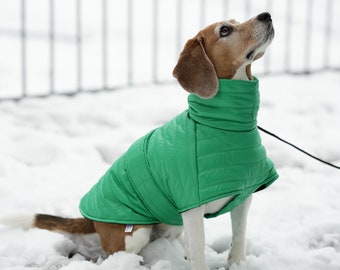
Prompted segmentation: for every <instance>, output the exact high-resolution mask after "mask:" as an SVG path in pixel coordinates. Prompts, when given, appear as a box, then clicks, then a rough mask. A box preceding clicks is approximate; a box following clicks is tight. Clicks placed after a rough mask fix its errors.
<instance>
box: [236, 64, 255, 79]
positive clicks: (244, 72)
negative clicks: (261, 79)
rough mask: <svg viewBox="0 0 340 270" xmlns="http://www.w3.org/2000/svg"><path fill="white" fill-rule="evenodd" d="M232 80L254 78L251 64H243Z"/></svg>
mask: <svg viewBox="0 0 340 270" xmlns="http://www.w3.org/2000/svg"><path fill="white" fill-rule="evenodd" d="M231 79H232V80H241V81H251V80H253V75H252V74H251V64H247V63H246V64H243V65H242V66H240V67H239V68H238V69H237V70H236V73H235V74H234V76H233V77H232V78H231Z"/></svg>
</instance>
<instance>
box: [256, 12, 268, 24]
mask: <svg viewBox="0 0 340 270" xmlns="http://www.w3.org/2000/svg"><path fill="white" fill-rule="evenodd" d="M256 19H258V20H259V21H260V22H271V21H272V16H271V15H270V14H269V13H268V12H263V13H261V14H259V15H257V17H256Z"/></svg>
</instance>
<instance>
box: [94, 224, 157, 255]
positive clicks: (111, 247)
mask: <svg viewBox="0 0 340 270" xmlns="http://www.w3.org/2000/svg"><path fill="white" fill-rule="evenodd" d="M126 226H127V225H124V224H113V223H102V222H94V227H95V229H96V232H97V233H98V234H99V237H100V241H101V245H102V247H103V249H104V250H105V252H107V253H108V254H112V253H115V252H118V251H127V252H131V253H138V252H139V251H141V249H142V248H143V247H144V246H145V245H146V244H147V243H149V241H150V234H151V229H152V225H133V227H132V229H131V230H129V231H126Z"/></svg>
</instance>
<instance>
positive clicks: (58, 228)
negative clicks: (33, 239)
mask: <svg viewBox="0 0 340 270" xmlns="http://www.w3.org/2000/svg"><path fill="white" fill-rule="evenodd" d="M0 224H2V225H5V226H9V227H12V228H22V229H30V228H39V229H45V230H49V231H55V232H61V233H70V234H89V233H94V232H95V228H94V224H93V221H92V220H89V219H86V218H62V217H58V216H51V215H44V214H21V215H12V216H7V217H5V218H1V219H0Z"/></svg>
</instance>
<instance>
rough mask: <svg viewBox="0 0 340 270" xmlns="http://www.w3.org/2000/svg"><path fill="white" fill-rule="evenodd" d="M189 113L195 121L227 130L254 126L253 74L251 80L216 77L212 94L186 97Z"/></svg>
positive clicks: (255, 96) (256, 101) (255, 89)
mask: <svg viewBox="0 0 340 270" xmlns="http://www.w3.org/2000/svg"><path fill="white" fill-rule="evenodd" d="M188 103H189V116H190V117H191V118H192V119H193V120H194V121H195V122H197V123H199V124H203V125H207V126H210V127H213V128H219V129H224V130H229V131H241V132H242V131H249V130H253V129H255V128H256V126H257V121H256V118H257V113H258V110H259V103H260V94H259V82H258V79H257V78H256V77H254V80H252V81H240V80H228V79H219V89H218V93H217V94H216V96H214V97H213V98H210V99H202V98H200V97H198V96H197V95H195V94H190V95H189V97H188Z"/></svg>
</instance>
